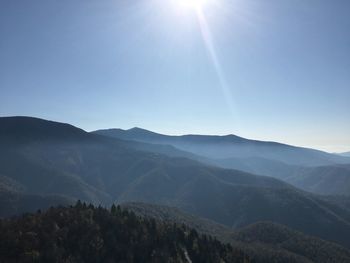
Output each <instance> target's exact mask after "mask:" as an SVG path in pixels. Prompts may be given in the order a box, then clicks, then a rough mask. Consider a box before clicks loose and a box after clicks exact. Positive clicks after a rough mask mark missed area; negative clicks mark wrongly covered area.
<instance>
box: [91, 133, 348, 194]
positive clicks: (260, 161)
mask: <svg viewBox="0 0 350 263" xmlns="http://www.w3.org/2000/svg"><path fill="white" fill-rule="evenodd" d="M95 133H97V134H101V135H106V136H110V137H114V138H122V139H128V140H136V141H143V142H151V143H159V144H158V147H159V148H160V149H161V147H165V146H166V144H163V143H169V144H170V145H169V146H168V147H171V146H173V147H174V146H175V147H179V148H181V149H183V150H187V151H192V153H189V152H186V151H181V150H177V151H176V150H175V149H176V148H175V149H173V148H172V151H163V152H162V153H163V154H167V155H169V156H172V155H173V156H174V152H176V156H183V157H187V158H191V159H195V160H198V161H201V162H203V163H207V164H211V165H216V166H219V167H223V168H229V169H237V170H241V171H245V172H248V173H253V174H258V175H265V176H271V177H275V178H277V179H281V180H284V181H286V182H288V183H290V184H292V185H294V186H297V187H299V188H301V189H304V190H307V191H310V192H313V193H317V194H328V195H330V194H334V195H348V194H350V184H349V181H350V174H349V170H348V169H347V168H346V166H345V165H343V166H341V165H338V164H332V165H328V166H324V165H322V166H314V165H316V164H321V163H333V162H335V161H339V162H343V161H346V160H350V159H337V158H336V155H330V154H327V153H324V152H320V151H316V150H311V149H305V148H298V147H292V146H288V145H283V144H276V143H270V142H258V141H250V140H246V139H243V138H240V137H237V136H232V135H230V136H200V135H193V136H167V135H162V134H157V133H153V132H150V131H147V130H143V129H140V128H133V129H131V130H121V129H111V130H100V131H96V132H95ZM186 142H190V143H192V146H191V147H187V146H184V145H185V143H186ZM208 144H211V146H206V150H203V147H204V145H208ZM146 145H150V144H146ZM152 145H153V147H152V148H150V147H146V149H147V150H148V151H155V152H159V150H157V149H158V147H157V144H152ZM193 145H195V146H193ZM237 145H238V146H237ZM242 145H246V146H242ZM251 145H255V146H251ZM268 145H270V146H271V147H270V148H269V149H268V150H267V148H266V147H268ZM212 147H214V148H215V147H216V148H219V147H221V148H222V150H223V151H226V153H227V149H226V148H227V147H231V148H236V147H238V148H239V149H241V148H242V147H243V148H244V147H246V148H247V149H248V148H250V151H251V154H252V156H250V157H230V158H221V159H218V158H212V156H211V154H210V152H211V148H212ZM199 149H201V150H199ZM225 149H226V150H225ZM247 149H246V150H245V153H244V154H242V155H246V152H247ZM261 149H264V150H263V151H265V150H266V151H269V153H268V154H266V153H265V154H264V157H261V156H259V155H262V154H261ZM202 150H203V151H202ZM206 151H208V152H209V154H208V152H206ZM291 151H292V152H294V153H295V154H296V153H298V156H299V157H300V156H303V158H304V160H303V165H305V166H302V165H300V163H299V162H298V163H299V165H295V164H288V163H286V162H288V161H286V159H284V160H283V161H281V160H277V159H281V158H277V159H268V158H266V156H269V158H275V157H273V155H277V154H281V156H283V155H284V156H286V154H287V155H290V154H291ZM231 153H232V152H231ZM191 154H192V155H191ZM196 154H202V155H203V156H206V157H202V156H200V155H196ZM235 155H236V154H235ZM253 155H254V156H253ZM292 155H293V154H292ZM279 157H280V156H279ZM310 158H311V159H310ZM316 159H317V160H318V161H317V162H315V160H316ZM326 160H327V161H326ZM289 161H290V160H289ZM306 162H311V163H306ZM292 163H293V162H292ZM310 164H311V165H310Z"/></svg>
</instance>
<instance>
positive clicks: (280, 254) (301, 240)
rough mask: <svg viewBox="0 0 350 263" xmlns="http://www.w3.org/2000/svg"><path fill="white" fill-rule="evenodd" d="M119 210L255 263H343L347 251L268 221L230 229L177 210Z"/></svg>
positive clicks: (150, 207) (138, 207)
mask: <svg viewBox="0 0 350 263" xmlns="http://www.w3.org/2000/svg"><path fill="white" fill-rule="evenodd" d="M122 207H123V208H126V209H128V210H129V211H133V212H134V213H135V214H136V215H139V216H142V217H145V218H154V219H156V220H158V221H163V222H170V223H177V224H185V225H186V226H188V227H190V228H194V229H196V230H197V231H198V232H199V233H203V234H206V235H211V236H215V237H217V238H218V239H219V240H221V241H222V242H225V243H227V242H229V243H231V244H232V245H233V246H234V247H236V248H239V249H241V250H243V251H244V252H245V253H246V254H248V255H249V257H250V258H251V259H252V260H253V261H254V262H256V263H270V262H275V263H284V262H289V263H292V262H293V263H310V262H315V263H328V262H337V263H346V262H350V250H349V249H346V248H344V247H342V246H340V245H337V244H335V243H332V242H327V241H325V240H322V239H319V238H317V237H313V236H308V235H305V234H303V233H301V232H298V231H295V230H292V229H290V228H288V227H286V226H283V225H280V224H275V223H272V222H259V223H255V224H252V225H249V226H247V227H244V228H241V229H237V230H233V229H230V228H228V227H227V226H224V225H221V224H218V223H215V222H213V221H211V220H207V219H204V218H200V217H197V216H194V215H190V214H188V213H185V212H183V211H181V210H179V209H176V208H172V207H166V206H158V205H150V204H144V203H127V204H123V205H122Z"/></svg>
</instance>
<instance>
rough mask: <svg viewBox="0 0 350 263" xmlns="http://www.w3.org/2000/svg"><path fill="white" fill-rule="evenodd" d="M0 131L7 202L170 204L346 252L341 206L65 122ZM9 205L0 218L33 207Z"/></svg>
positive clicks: (349, 240) (349, 231) (21, 122)
mask: <svg viewBox="0 0 350 263" xmlns="http://www.w3.org/2000/svg"><path fill="white" fill-rule="evenodd" d="M9 122H10V123H12V124H11V125H8V123H9ZM13 123H14V124H13ZM28 125H29V128H28V129H27V126H28ZM0 127H2V128H0V130H1V133H0V175H1V177H0V180H1V181H2V182H3V184H2V185H4V187H5V188H7V189H10V193H11V194H13V195H14V196H18V197H21V196H26V195H29V196H33V195H34V196H41V197H44V198H45V197H49V196H52V195H54V196H61V197H62V196H64V197H66V198H68V200H72V199H73V200H76V199H81V200H84V201H86V202H89V203H94V204H103V205H110V204H111V203H113V202H116V203H121V202H129V201H137V202H148V203H154V204H163V205H170V206H175V207H178V208H180V209H183V210H184V211H187V212H190V213H192V214H195V215H197V216H201V217H204V218H208V219H211V220H214V221H216V222H219V223H221V224H224V225H226V226H229V227H232V228H237V227H242V226H247V225H249V224H252V223H256V222H259V221H272V222H276V223H280V224H283V225H287V226H288V227H291V228H293V229H296V230H299V231H302V232H304V233H306V234H309V235H314V236H319V237H321V238H323V239H327V240H331V241H335V242H338V243H339V244H342V245H345V246H349V247H350V223H349V222H350V211H349V210H347V209H345V208H344V206H343V204H342V205H338V204H337V203H338V201H337V200H332V202H330V201H328V200H325V199H323V198H320V196H317V195H312V194H309V193H306V192H303V191H300V190H298V189H296V188H294V187H292V186H291V185H289V184H286V183H284V182H282V181H279V180H277V179H274V178H270V177H264V176H256V175H252V174H249V173H244V172H241V171H237V170H228V169H221V168H217V167H213V166H208V165H204V164H202V163H199V162H196V161H193V160H190V159H186V158H171V157H169V156H166V155H163V154H161V153H159V152H158V153H155V152H153V153H152V152H147V151H145V149H146V148H147V147H145V148H144V149H143V150H140V147H139V146H140V145H139V143H137V147H136V146H135V142H130V141H122V140H118V139H113V138H107V137H104V136H100V135H95V134H89V133H87V132H85V131H83V130H81V129H78V128H75V127H73V126H70V125H67V124H60V123H55V122H48V121H45V120H39V119H34V118H23V117H22V118H13V119H12V118H0ZM65 138H67V139H65ZM153 147H155V146H154V145H153ZM12 200H13V202H12V203H11V206H13V209H6V210H5V209H2V208H1V207H0V208H1V209H0V216H9V215H11V214H13V212H11V211H14V212H21V211H28V210H32V208H33V207H32V206H29V207H28V208H27V209H28V210H26V209H25V207H22V208H23V209H16V205H17V206H18V207H21V205H20V203H21V200H22V201H23V199H21V198H18V199H16V198H13V199H12ZM16 200H19V201H18V202H17V203H16ZM22 203H23V202H22ZM0 204H1V203H0ZM6 204H8V203H5V205H6ZM54 204H57V203H54ZM37 208H39V207H37ZM8 211H10V212H8Z"/></svg>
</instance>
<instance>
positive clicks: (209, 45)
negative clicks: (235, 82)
mask: <svg viewBox="0 0 350 263" xmlns="http://www.w3.org/2000/svg"><path fill="white" fill-rule="evenodd" d="M196 15H197V18H198V22H199V26H200V30H201V34H202V38H203V41H204V44H205V47H206V49H207V52H208V54H209V57H210V60H211V62H212V63H213V66H214V68H215V71H216V74H217V77H218V79H219V82H220V87H221V89H222V92H223V95H224V97H225V100H226V103H227V106H228V108H229V110H230V112H231V114H232V116H233V117H234V119H235V120H236V122H237V120H238V115H237V110H236V108H235V103H234V99H233V95H232V92H231V89H230V86H229V85H228V83H227V81H226V77H225V74H224V71H223V69H222V67H221V64H220V61H219V59H218V56H217V52H216V49H215V46H214V42H213V37H212V34H211V31H210V28H209V25H208V23H207V20H206V18H205V16H204V13H203V10H202V9H201V8H196Z"/></svg>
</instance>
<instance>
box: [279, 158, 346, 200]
mask: <svg viewBox="0 0 350 263" xmlns="http://www.w3.org/2000/svg"><path fill="white" fill-rule="evenodd" d="M285 181H287V182H289V183H291V184H293V185H295V186H297V187H299V188H301V189H304V190H306V191H309V192H313V193H318V194H325V195H350V165H332V166H321V167H312V168H310V167H308V168H305V167H304V168H299V169H297V170H295V171H294V174H292V175H290V176H289V177H287V178H285Z"/></svg>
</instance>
